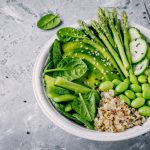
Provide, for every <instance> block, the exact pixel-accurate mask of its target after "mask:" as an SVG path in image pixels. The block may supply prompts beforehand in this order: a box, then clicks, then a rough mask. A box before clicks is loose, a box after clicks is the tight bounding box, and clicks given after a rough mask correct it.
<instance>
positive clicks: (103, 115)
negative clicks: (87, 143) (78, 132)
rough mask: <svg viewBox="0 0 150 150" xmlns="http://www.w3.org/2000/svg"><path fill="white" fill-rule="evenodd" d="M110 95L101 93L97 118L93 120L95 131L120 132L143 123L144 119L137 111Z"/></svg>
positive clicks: (110, 93)
mask: <svg viewBox="0 0 150 150" xmlns="http://www.w3.org/2000/svg"><path fill="white" fill-rule="evenodd" d="M112 95H113V94H112V92H103V93H102V99H101V100H100V104H99V108H98V113H97V117H96V118H95V120H94V126H95V130H98V131H107V132H121V131H124V130H125V129H128V128H131V127H133V126H137V125H142V124H143V123H144V122H145V118H144V117H143V116H141V115H140V114H139V113H138V111H136V110H135V109H134V108H130V107H128V105H126V104H125V103H124V102H123V101H120V99H119V97H115V98H114V97H113V96H112Z"/></svg>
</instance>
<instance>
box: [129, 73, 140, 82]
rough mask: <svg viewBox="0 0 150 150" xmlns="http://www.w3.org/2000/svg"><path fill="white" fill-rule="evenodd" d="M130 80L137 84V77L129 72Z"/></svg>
mask: <svg viewBox="0 0 150 150" xmlns="http://www.w3.org/2000/svg"><path fill="white" fill-rule="evenodd" d="M130 82H131V83H133V84H138V80H137V77H136V76H135V75H134V74H133V73H131V74H130Z"/></svg>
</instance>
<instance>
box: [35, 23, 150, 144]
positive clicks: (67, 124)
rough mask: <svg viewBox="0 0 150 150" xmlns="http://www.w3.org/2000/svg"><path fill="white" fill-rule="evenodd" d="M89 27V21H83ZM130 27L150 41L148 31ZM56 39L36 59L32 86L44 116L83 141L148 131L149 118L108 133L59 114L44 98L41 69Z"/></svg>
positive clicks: (113, 139)
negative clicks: (91, 128)
mask: <svg viewBox="0 0 150 150" xmlns="http://www.w3.org/2000/svg"><path fill="white" fill-rule="evenodd" d="M85 22H86V23H87V24H88V25H90V21H85ZM129 24H130V26H131V27H136V28H137V29H139V30H140V31H141V33H143V34H144V35H145V36H146V37H147V39H148V40H149V39H150V30H149V29H147V28H145V27H143V26H141V25H139V24H136V23H129ZM70 27H74V28H79V26H78V25H77V24H74V25H71V26H70ZM56 38H57V36H56V34H55V35H54V36H52V37H51V38H50V40H49V41H48V42H47V43H46V44H45V45H44V47H43V48H41V53H40V54H39V56H38V57H37V59H36V62H35V65H34V70H33V76H32V84H33V90H34V94H35V97H36V100H37V102H38V104H39V106H40V108H41V109H42V111H43V112H44V114H45V115H46V116H47V117H48V118H49V119H50V120H51V121H52V122H53V123H54V124H55V125H57V126H58V127H60V128H62V129H63V130H65V131H67V132H69V133H71V134H73V135H75V136H78V137H82V138H85V139H89V140H95V141H120V140H127V139H130V138H134V137H137V136H139V135H142V134H144V133H146V132H148V131H150V118H148V119H147V120H146V122H145V123H144V124H143V125H142V126H135V127H133V128H130V129H127V130H125V131H123V132H119V133H109V132H98V131H95V130H90V129H87V128H85V127H82V126H80V125H78V124H76V123H74V122H73V121H71V120H69V119H67V118H66V117H64V116H63V115H62V114H60V113H59V112H58V111H57V110H56V109H55V108H54V106H53V105H52V103H51V102H50V100H49V99H48V97H47V96H46V93H45V89H44V87H43V81H42V77H43V68H44V67H45V64H46V61H47V59H48V55H49V49H50V47H51V45H52V44H53V42H54V40H55V39H56Z"/></svg>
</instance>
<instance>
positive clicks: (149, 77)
mask: <svg viewBox="0 0 150 150" xmlns="http://www.w3.org/2000/svg"><path fill="white" fill-rule="evenodd" d="M148 83H149V84H150V75H149V76H148Z"/></svg>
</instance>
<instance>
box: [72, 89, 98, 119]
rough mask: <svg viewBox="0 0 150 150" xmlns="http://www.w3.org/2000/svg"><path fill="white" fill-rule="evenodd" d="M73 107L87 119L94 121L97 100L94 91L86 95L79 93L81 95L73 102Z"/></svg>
mask: <svg viewBox="0 0 150 150" xmlns="http://www.w3.org/2000/svg"><path fill="white" fill-rule="evenodd" d="M72 108H73V109H74V110H75V111H76V112H77V113H78V114H80V116H82V117H83V118H85V119H86V120H87V121H90V122H91V121H93V120H94V118H95V115H96V101H95V95H94V93H93V92H89V93H87V94H85V95H82V94H81V93H79V97H78V98H77V99H75V100H74V101H73V103H72Z"/></svg>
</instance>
